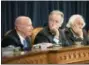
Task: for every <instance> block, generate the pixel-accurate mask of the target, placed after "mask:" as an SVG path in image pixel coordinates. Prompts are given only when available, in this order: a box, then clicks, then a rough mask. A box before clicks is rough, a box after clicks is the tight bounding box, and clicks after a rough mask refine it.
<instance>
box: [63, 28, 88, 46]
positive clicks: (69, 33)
mask: <svg viewBox="0 0 89 65" xmlns="http://www.w3.org/2000/svg"><path fill="white" fill-rule="evenodd" d="M71 30H72V29H71V28H65V31H64V33H65V37H66V39H67V41H68V43H69V45H74V44H73V43H74V42H76V41H81V44H83V45H89V39H88V35H87V33H86V31H85V30H83V39H81V38H76V37H74V35H73V33H72V31H71Z"/></svg>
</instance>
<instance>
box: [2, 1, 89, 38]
mask: <svg viewBox="0 0 89 65" xmlns="http://www.w3.org/2000/svg"><path fill="white" fill-rule="evenodd" d="M52 10H61V11H62V12H63V13H64V19H65V20H64V23H63V27H65V24H66V23H67V21H68V19H69V17H70V16H71V15H73V14H80V15H82V16H83V17H84V19H85V22H86V23H87V24H86V26H85V29H86V30H88V29H89V2H88V1H1V36H2V38H3V35H4V34H5V32H6V31H8V30H10V29H13V28H14V21H15V18H16V17H18V16H21V15H26V16H29V17H30V18H31V19H32V23H33V26H34V27H38V26H46V25H47V20H48V14H49V13H50V12H51V11H52Z"/></svg>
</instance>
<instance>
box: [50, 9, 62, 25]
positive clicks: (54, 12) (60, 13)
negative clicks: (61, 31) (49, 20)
mask: <svg viewBox="0 0 89 65" xmlns="http://www.w3.org/2000/svg"><path fill="white" fill-rule="evenodd" d="M52 14H57V15H61V17H62V21H61V25H62V23H63V21H64V14H63V12H61V11H60V10H53V11H52V12H50V14H49V17H50V16H51V15H52Z"/></svg>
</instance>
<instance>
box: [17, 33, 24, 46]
mask: <svg viewBox="0 0 89 65" xmlns="http://www.w3.org/2000/svg"><path fill="white" fill-rule="evenodd" d="M17 34H18V36H19V38H20V41H21V44H22V45H24V42H23V41H24V40H25V39H24V38H23V37H22V36H21V34H20V33H19V32H17Z"/></svg>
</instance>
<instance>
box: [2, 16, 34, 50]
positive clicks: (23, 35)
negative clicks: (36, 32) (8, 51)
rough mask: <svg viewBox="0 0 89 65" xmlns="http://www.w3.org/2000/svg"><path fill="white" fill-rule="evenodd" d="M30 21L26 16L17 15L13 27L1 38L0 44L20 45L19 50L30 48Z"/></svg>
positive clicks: (3, 45) (4, 45)
mask: <svg viewBox="0 0 89 65" xmlns="http://www.w3.org/2000/svg"><path fill="white" fill-rule="evenodd" d="M32 29H33V27H32V22H31V19H30V18H29V17H27V16H19V17H17V18H16V20H15V29H13V30H11V31H10V32H9V33H8V34H7V35H6V36H5V37H4V38H3V39H2V42H1V43H2V44H1V46H2V47H3V48H4V47H7V46H10V45H12V46H14V47H20V48H21V50H31V46H32V45H31V40H30V39H29V38H28V37H30V36H31V34H32Z"/></svg>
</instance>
